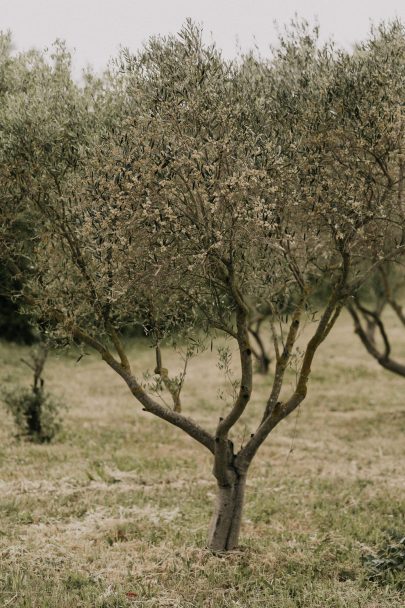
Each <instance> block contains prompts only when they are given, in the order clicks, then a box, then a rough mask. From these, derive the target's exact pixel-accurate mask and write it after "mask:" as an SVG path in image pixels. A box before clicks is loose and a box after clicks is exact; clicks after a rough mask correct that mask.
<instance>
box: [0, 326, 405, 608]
mask: <svg viewBox="0 0 405 608" xmlns="http://www.w3.org/2000/svg"><path fill="white" fill-rule="evenodd" d="M395 331H397V333H398V344H399V348H401V349H403V346H404V343H405V341H402V342H400V340H401V334H400V331H399V329H395ZM24 352H25V349H24V348H21V347H17V346H10V345H7V344H1V345H0V365H1V370H2V371H1V372H0V374H1V376H0V379H1V381H2V385H3V386H11V385H12V384H14V383H17V382H21V383H23V384H25V385H28V384H29V382H30V377H29V375H28V376H27V370H26V368H25V367H24V365H23V364H22V363H20V358H21V357H22V356H23V353H24ZM213 358H214V353H211V352H209V351H208V352H206V353H204V354H203V355H201V356H200V357H198V358H197V359H196V360H195V361H193V362H192V364H191V366H190V373H189V379H188V383H186V386H185V389H184V395H183V404H184V410H185V413H187V414H190V415H192V416H193V417H194V418H196V419H198V420H199V421H200V422H201V423H202V424H204V425H205V426H207V428H210V429H213V428H214V426H215V423H216V420H217V419H218V416H220V415H221V414H222V413H223V412H224V411H225V410H226V404H225V403H224V402H223V401H221V400H219V399H218V396H217V392H218V389H219V388H221V387H222V388H223V387H224V382H223V379H222V378H221V376H220V372H219V371H218V369H217V367H216V365H215V361H214V360H213ZM75 360H76V357H75V356H74V353H73V354H69V353H68V354H66V355H63V356H60V355H58V356H57V355H56V354H54V355H53V356H51V357H50V361H49V362H48V364H47V367H46V371H45V378H46V388H47V389H48V390H49V391H51V392H53V393H54V394H55V395H56V396H57V397H59V398H60V399H62V400H63V401H64V402H65V403H66V405H67V406H68V409H67V411H66V413H65V414H64V418H65V422H64V429H63V432H62V433H61V434H60V435H59V436H58V438H57V440H56V441H55V442H54V443H52V444H50V445H34V444H29V443H24V442H20V443H18V442H16V440H15V439H14V438H13V434H14V429H13V424H12V420H11V418H10V417H9V416H8V415H7V414H6V412H5V409H4V408H3V407H2V406H0V411H1V413H2V425H1V429H0V606H1V607H2V608H3V606H4V607H7V606H9V607H10V608H17V607H18V608H22V607H24V608H25V607H26V608H47V607H49V608H76V607H77V608H79V607H83V608H93V607H94V608H112V607H116V608H118V607H122V608H124V607H125V608H126V607H136V606H137V607H139V606H141V607H145V608H148V607H151V608H163V607H173V608H176V607H178V608H197V607H206V608H231V607H235V608H236V607H239V608H240V607H243V608H256V607H257V608H260V607H266V608H272V607H274V608H276V607H277V608H297V607H298V608H343V607H344V608H346V607H347V608H357V607H358V608H400V607H401V608H403V606H404V605H405V596H404V585H403V582H404V578H403V577H402V578H401V576H400V575H398V576H393V577H384V579H383V583H382V582H381V581H380V582H377V580H378V579H374V580H370V573H369V570H368V566H367V562H365V561H364V558H365V556H367V555H371V554H375V555H377V554H378V551H379V550H380V549H382V548H383V547H384V546H387V544H388V543H389V540H387V539H389V537H390V535H392V534H394V533H395V534H397V535H401V534H402V536H404V535H405V498H404V487H405V470H404V456H405V441H404V432H405V410H404V403H403V394H404V389H405V379H402V378H399V377H395V376H393V375H391V374H389V373H388V372H385V371H384V370H382V369H380V368H379V367H378V365H377V364H375V363H374V362H373V361H372V360H371V359H369V358H368V356H367V354H366V353H365V352H364V351H363V349H362V346H361V344H360V343H358V342H357V339H356V338H355V336H354V335H353V333H352V328H351V325H350V322H349V319H348V318H347V317H345V316H344V317H343V318H342V319H341V320H340V321H339V324H338V326H337V327H336V329H335V331H334V332H333V333H332V334H331V336H330V338H329V339H328V341H327V343H325V345H324V347H323V348H322V350H320V352H319V353H318V357H317V359H316V361H315V366H314V371H313V374H312V378H311V383H310V390H309V395H308V397H307V400H306V401H305V403H304V404H303V406H301V409H300V411H299V412H298V413H295V414H294V415H293V416H292V417H291V418H290V419H288V420H286V421H284V423H282V424H281V425H280V426H279V427H278V428H277V429H276V430H275V431H274V433H273V434H272V435H271V436H270V437H269V440H268V442H267V444H266V445H265V446H263V448H262V450H261V451H260V452H259V454H258V456H257V459H256V461H255V464H254V466H253V467H252V469H251V472H250V477H249V480H248V488H247V498H246V509H245V513H244V521H243V529H242V536H241V546H240V549H239V550H238V551H235V552H233V553H231V554H229V555H226V556H222V557H219V556H215V555H212V554H211V553H210V552H209V551H208V550H207V549H206V548H205V542H206V533H207V528H208V522H209V518H210V514H211V509H212V503H213V499H214V493H215V484H214V483H213V478H212V475H211V469H212V462H211V460H210V457H209V454H208V453H206V451H204V449H203V448H201V447H200V446H199V445H197V444H196V443H194V442H193V440H191V439H190V438H188V437H187V436H185V435H184V434H182V433H181V432H180V431H178V430H177V429H175V428H173V427H171V426H169V425H167V424H165V423H163V422H161V421H159V420H155V419H153V418H152V416H151V415H149V414H145V413H144V412H142V411H141V408H140V407H139V406H138V405H137V404H136V402H135V401H134V399H133V398H132V397H131V395H130V394H129V393H128V391H127V389H126V387H125V386H124V385H123V384H122V382H121V381H120V379H119V378H118V377H117V376H116V375H114V373H113V372H111V371H110V370H109V369H107V368H106V366H105V364H103V363H102V362H101V361H99V360H98V358H97V357H96V356H95V355H94V356H91V357H85V358H84V359H82V361H81V362H80V363H79V364H76V363H75ZM131 360H132V361H133V362H134V367H135V368H136V370H138V371H139V372H141V371H142V370H144V369H145V368H147V367H149V368H152V367H153V352H152V351H151V350H150V349H148V348H147V347H146V346H145V344H142V343H141V344H140V345H136V344H132V345H131ZM165 360H166V361H167V362H168V363H169V365H171V367H173V365H174V364H175V362H173V361H172V360H171V359H169V355H168V354H166V357H165ZM255 381H256V383H257V389H256V393H255V395H254V398H253V400H252V402H251V406H250V407H249V411H248V412H247V414H246V416H245V418H244V420H243V422H242V423H241V424H240V425H239V426H238V428H237V429H236V431H235V434H234V440H235V443H236V444H238V442H239V443H240V442H241V441H243V438H244V437H246V436H247V437H248V436H249V433H250V432H251V431H252V430H253V429H254V428H255V424H257V420H258V418H259V416H260V408H261V405H262V403H263V400H264V399H265V395H266V392H267V391H268V386H269V379H267V378H263V377H259V376H257V377H256V378H255ZM290 382H291V383H292V382H293V376H292V375H291V378H290Z"/></svg>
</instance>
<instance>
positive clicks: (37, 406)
mask: <svg viewBox="0 0 405 608" xmlns="http://www.w3.org/2000/svg"><path fill="white" fill-rule="evenodd" d="M3 401H4V402H5V404H6V407H7V409H8V411H9V412H10V413H11V414H12V416H13V417H14V422H15V424H16V426H17V428H18V431H19V432H18V434H17V437H25V438H27V439H29V440H31V441H34V442H35V443H49V442H50V441H52V439H53V438H54V437H55V435H56V433H58V431H59V430H60V428H61V418H60V407H61V406H60V404H59V403H58V402H57V401H56V400H55V399H54V398H53V397H52V396H51V395H49V393H46V392H45V391H44V390H43V389H37V390H36V391H33V390H32V389H27V388H19V387H18V388H14V389H12V390H10V391H8V392H7V393H6V394H5V395H4V396H3Z"/></svg>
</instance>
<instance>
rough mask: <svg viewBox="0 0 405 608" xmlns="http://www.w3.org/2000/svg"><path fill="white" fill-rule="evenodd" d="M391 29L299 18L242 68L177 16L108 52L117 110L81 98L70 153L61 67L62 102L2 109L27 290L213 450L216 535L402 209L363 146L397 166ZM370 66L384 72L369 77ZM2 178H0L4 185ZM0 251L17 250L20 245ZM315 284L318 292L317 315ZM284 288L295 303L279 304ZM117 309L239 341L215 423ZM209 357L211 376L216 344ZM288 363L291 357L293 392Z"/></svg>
mask: <svg viewBox="0 0 405 608" xmlns="http://www.w3.org/2000/svg"><path fill="white" fill-rule="evenodd" d="M394 30H395V28H394ZM394 30H393V31H394ZM395 32H396V33H395V36H394V34H392V35H391V34H390V35H388V34H387V36H386V40H385V41H384V40H383V42H381V44H380V42H379V41H380V40H381V39H383V38H384V36H385V32H379V33H377V34H375V35H374V36H373V37H372V38H371V40H370V42H369V43H367V44H365V45H364V46H363V47H362V48H361V50H360V51H359V52H357V53H355V54H354V55H349V54H347V53H345V52H340V51H339V52H338V51H335V50H334V49H333V48H330V47H329V46H326V47H323V48H320V49H318V46H317V39H316V35H314V34H312V33H311V32H308V30H307V29H305V28H300V27H297V28H296V29H295V30H293V31H292V32H290V33H289V34H287V35H286V38H285V39H284V40H282V43H281V46H280V48H279V49H278V50H277V51H276V52H275V53H274V56H273V58H272V60H271V61H269V62H261V61H258V60H254V58H250V59H249V61H246V62H244V63H243V64H242V65H240V64H235V63H231V62H227V61H225V60H224V59H223V58H222V57H221V55H220V53H219V52H218V51H217V50H216V48H215V46H213V45H211V46H207V45H204V44H203V42H202V39H201V32H199V30H198V29H196V28H195V27H194V26H193V25H192V24H190V23H189V24H187V26H186V27H185V28H183V29H182V31H181V32H180V34H179V36H178V37H168V38H155V39H152V40H151V41H150V42H149V44H148V45H147V46H146V48H145V49H144V50H143V52H141V53H140V54H138V55H136V56H131V55H130V54H129V53H124V54H123V55H122V57H121V64H120V65H121V75H119V74H118V75H117V76H116V78H115V79H114V83H113V87H114V91H116V94H117V98H118V100H119V106H118V108H119V112H118V110H117V116H115V117H113V119H112V120H111V122H110V124H108V125H107V126H106V127H103V124H105V123H103V113H102V112H100V114H97V113H96V116H95V121H96V123H95V128H94V129H93V128H92V127H91V128H87V127H86V128H85V129H84V137H83V140H82V141H84V142H85V143H83V144H82V145H81V146H80V147H79V149H78V147H77V146H75V147H74V153H73V156H71V150H72V148H71V147H70V142H75V141H77V139H78V137H79V136H81V134H82V128H83V127H82V125H83V124H89V123H86V121H85V120H84V121H83V119H82V118H81V115H82V113H83V114H84V115H86V113H88V107H86V105H85V101H84V99H83V98H82V97H81V94H80V92H78V91H77V89H76V87H74V86H73V85H72V84H71V82H70V80H69V79H68V77H67V76H66V80H65V76H63V77H60V76H59V73H58V72H57V71H56V70H55V71H54V72H52V83H53V86H55V87H56V89H55V90H58V91H59V93H60V90H61V89H60V85H61V82H63V83H65V84H64V85H63V86H65V90H66V97H67V100H70V99H72V100H74V103H70V102H69V103H67V102H66V106H64V107H61V108H60V110H61V115H60V116H58V117H57V118H55V113H53V114H52V116H47V117H46V118H47V120H46V121H44V126H43V128H42V130H41V129H39V130H38V129H37V128H35V130H34V129H33V124H35V127H36V126H37V124H38V121H39V122H42V120H43V118H41V119H40V120H39V119H38V116H42V114H41V112H43V108H42V107H41V108H40V107H39V106H38V105H37V106H36V105H35V103H33V104H30V108H31V110H30V112H35V116H36V119H35V121H34V120H31V113H30V114H29V115H28V116H27V112H26V111H25V109H22V108H21V107H20V108H18V106H16V105H15V104H14V105H13V107H12V108H10V109H9V112H10V113H11V116H9V117H8V118H7V121H6V122H7V124H8V125H15V124H16V123H17V124H18V125H21V129H20V130H17V133H16V130H15V128H14V127H13V126H12V127H9V128H8V130H7V129H6V134H5V136H4V137H5V141H6V142H8V146H9V152H10V154H9V155H8V157H9V164H8V165H7V166H8V167H9V169H8V170H9V171H11V169H10V167H14V166H17V167H19V166H20V165H19V163H20V157H19V155H18V154H17V153H16V150H19V151H20V152H19V154H20V155H21V153H22V150H24V149H25V148H26V146H27V145H28V144H29V146H30V155H29V159H28V164H24V167H23V168H22V169H21V170H20V172H19V180H20V181H19V183H20V184H21V186H20V188H21V193H22V195H21V197H16V196H9V197H8V198H7V206H6V207H7V209H8V210H10V209H11V210H13V209H15V207H16V206H17V208H20V207H21V208H23V209H24V212H28V211H30V212H31V213H33V214H35V217H36V218H37V219H38V220H40V221H36V222H35V225H34V229H35V236H34V238H33V247H32V251H31V252H30V261H31V267H30V272H29V273H25V275H24V285H25V292H24V297H25V300H26V302H27V303H28V304H29V306H30V307H32V309H33V310H35V311H36V314H38V316H39V317H40V318H43V319H47V320H48V321H49V325H50V328H52V330H53V333H54V334H55V335H56V336H58V337H59V338H63V339H71V340H74V341H76V342H81V343H83V344H85V345H87V346H90V347H92V348H94V349H95V350H96V351H98V352H99V354H100V355H101V357H102V359H103V360H104V361H105V362H106V363H107V364H108V365H109V366H110V367H111V368H112V369H113V370H114V371H115V372H116V373H117V374H118V375H119V376H120V377H121V378H122V379H123V380H124V382H125V383H126V384H127V386H128V388H129V390H130V391H131V393H132V395H133V396H134V397H135V398H136V399H137V400H138V401H139V402H140V403H141V405H142V406H143V409H144V410H146V411H147V412H149V413H151V414H154V415H156V416H158V417H160V418H162V419H164V420H166V421H167V422H169V423H171V424H173V425H175V426H177V427H178V428H180V429H182V430H183V431H184V432H186V433H187V434H188V435H190V436H191V437H192V438H194V439H195V440H196V441H197V442H199V443H200V444H202V445H203V446H204V447H205V448H207V449H208V450H209V451H210V452H211V454H212V456H213V462H214V468H213V472H214V476H215V479H216V482H217V495H218V498H217V506H216V509H215V512H214V516H213V520H212V524H211V527H210V532H209V546H210V547H211V548H212V549H213V550H221V551H222V550H230V549H233V548H234V547H235V546H236V545H237V543H238V537H239V530H240V523H241V516H242V507H243V498H244V489H245V482H246V476H247V474H248V470H249V467H250V464H251V462H252V460H253V458H254V456H255V455H256V453H257V451H258V450H259V448H260V446H261V445H262V444H263V442H264V441H265V440H266V438H267V437H268V435H269V434H270V432H271V431H272V430H273V429H274V428H275V427H276V426H277V425H278V424H279V422H280V421H281V420H283V419H284V418H285V417H286V416H288V415H289V414H291V413H292V412H293V411H294V410H295V409H296V408H297V407H298V406H299V405H300V404H301V403H302V402H303V400H304V399H305V397H306V394H307V388H308V381H309V376H310V372H311V368H312V363H313V359H314V356H315V353H316V352H317V350H318V348H319V347H320V345H321V344H322V342H323V341H324V340H325V338H326V337H327V335H328V334H329V332H330V331H331V329H332V327H333V325H334V323H335V321H336V319H337V318H338V315H339V313H340V310H341V308H342V306H343V305H344V304H345V302H346V301H347V298H348V297H349V296H350V294H352V293H353V292H354V291H356V290H357V289H358V287H359V285H360V284H361V282H362V281H363V280H364V279H365V277H367V276H368V274H369V273H370V272H372V270H373V268H374V267H375V265H376V263H375V261H374V258H373V259H371V258H370V250H371V248H372V249H373V251H377V252H378V260H379V261H380V260H383V259H385V257H387V256H389V257H390V258H393V257H394V256H395V255H397V254H398V253H399V252H400V251H401V250H402V246H403V244H402V241H401V234H397V233H396V232H395V230H394V231H393V229H392V226H393V225H395V224H394V222H397V223H398V222H399V219H398V212H397V192H398V189H397V184H396V183H391V182H390V181H388V180H387V178H386V177H384V171H383V170H382V169H381V165H380V163H379V162H378V161H376V162H371V157H372V156H373V153H377V151H378V152H380V147H381V150H382V151H384V162H387V163H391V162H393V163H396V162H397V158H398V155H399V154H400V150H401V147H400V137H399V136H398V125H399V122H398V121H400V112H399V109H400V107H401V105H400V104H401V100H402V99H403V80H401V78H400V77H401V71H400V70H398V68H397V67H396V62H397V55H396V54H395V53H396V51H395V50H393V49H397V46H396V45H397V44H398V42H397V39H399V37H400V35H401V36H403V34H402V30H401V31H400V32H399V31H398V32H397V30H395ZM401 40H403V37H402V38H401ZM381 49H382V50H381ZM381 53H382V56H383V59H382V58H381ZM382 62H385V64H388V66H389V68H388V67H387V68H386V69H387V70H388V69H389V70H391V71H390V77H389V78H376V74H380V72H379V70H380V66H381V64H382ZM249 63H250V65H251V66H252V65H253V64H254V69H253V68H252V69H250V68H249ZM58 65H59V64H58ZM64 65H65V64H64ZM63 74H64V75H65V74H66V75H67V74H68V72H67V71H63ZM387 87H388V88H387ZM366 89H367V90H366ZM70 96H72V97H70ZM63 99H64V98H63ZM54 103H56V104H58V103H60V96H58V97H57V98H55V99H54ZM63 103H65V102H63ZM359 104H363V105H359ZM57 107H58V106H57ZM103 107H104V106H103ZM56 116H57V114H56ZM98 116H99V117H100V118H97V117H98ZM358 116H360V119H359V118H358ZM97 121H99V122H97ZM56 134H58V135H57V136H56ZM70 138H72V139H70ZM49 140H50V141H52V142H53V141H55V143H53V144H52V152H53V153H52V154H47V147H46V145H45V144H46V142H47V141H49ZM388 143H389V148H388V149H387V150H386V144H388ZM72 145H73V144H72ZM43 151H45V152H43ZM13 170H15V169H14V168H13ZM8 179H9V175H8V174H7V173H6V174H5V175H3V178H2V184H5V185H6V187H7V184H8ZM370 183H371V186H370ZM9 212H10V211H9ZM6 217H7V214H6ZM388 230H390V232H391V241H390V246H389V247H388V246H387V239H386V235H387V232H388ZM9 251H10V255H11V254H12V253H13V254H14V256H13V257H14V260H18V259H19V256H20V255H21V253H20V249H19V244H18V243H15V242H14V243H13V246H12V247H10V248H9ZM360 261H361V264H360ZM22 272H23V271H22ZM320 285H322V288H323V290H324V293H325V301H326V303H325V307H324V309H323V311H322V312H321V313H318V314H316V311H315V310H314V309H313V305H312V302H313V294H314V293H315V292H316V289H317V288H318V287H319V286H320ZM280 296H282V298H281V299H280ZM280 301H283V302H285V301H288V302H289V303H290V304H289V306H290V312H289V314H288V315H287V318H282V319H281V305H280ZM268 303H270V304H271V305H272V307H273V310H274V315H275V318H278V317H280V323H279V330H278V331H277V333H275V335H274V351H275V359H276V362H275V370H274V376H273V378H272V385H271V387H270V389H269V395H268V399H267V401H266V403H263V404H262V412H261V415H260V418H259V419H258V421H257V427H256V429H255V430H254V432H253V433H252V434H251V436H250V438H249V439H248V441H247V442H246V443H245V444H244V445H242V446H236V445H235V441H236V439H235V437H236V436H237V434H236V433H237V429H238V425H240V424H241V423H242V421H243V414H244V413H245V411H246V408H247V407H248V406H249V404H250V403H251V402H252V396H253V397H254V393H253V389H254V380H253V374H252V348H251V345H250V341H249V322H250V318H251V312H252V309H254V307H258V306H259V305H260V304H263V305H268ZM311 319H312V320H313V323H309V321H310V320H311ZM129 322H132V323H133V322H137V323H140V324H143V325H144V326H145V327H149V328H151V332H150V335H151V340H152V344H153V345H154V346H155V347H156V348H157V349H158V348H159V342H160V341H161V340H163V339H165V338H166V339H168V338H170V337H173V336H174V335H176V334H178V333H179V332H180V333H181V334H182V337H183V340H184V342H185V343H186V344H187V345H188V346H189V350H190V351H192V350H193V345H194V344H195V343H196V342H198V340H197V338H196V333H198V332H199V331H200V330H201V328H204V329H205V331H206V334H207V335H208V336H209V337H210V338H214V337H215V336H216V335H217V334H218V333H219V332H220V333H222V334H225V335H226V336H228V338H229V340H230V341H231V344H232V345H235V346H236V348H237V351H238V357H239V363H240V377H239V379H238V381H237V382H236V383H233V388H234V398H233V399H232V401H231V402H230V403H229V404H227V408H226V410H225V411H222V408H220V409H219V412H218V413H219V414H221V415H220V416H219V419H218V420H216V421H213V424H212V427H211V428H210V429H205V428H203V427H202V426H201V424H199V422H197V421H195V420H192V419H190V418H189V417H187V416H186V415H184V414H182V413H179V412H177V411H175V409H176V408H175V407H174V406H175V404H174V406H173V408H170V407H167V406H166V405H161V404H160V403H159V401H158V400H157V399H156V398H154V397H153V396H152V395H151V394H150V391H148V389H147V386H146V385H145V383H144V382H142V381H141V380H140V376H139V371H137V372H135V371H134V370H133V366H132V364H131V362H130V361H129V358H128V356H127V352H126V349H125V346H124V343H123V342H122V340H121V339H120V330H121V328H123V327H125V326H126V325H127V324H128V323H129ZM305 324H308V325H309V327H308V331H307V332H306V334H305V335H301V338H300V334H301V328H302V326H303V325H305ZM299 338H300V339H299ZM157 352H158V350H157ZM222 353H223V354H222V358H221V361H222V368H223V369H224V371H225V373H226V372H227V370H228V369H229V349H228V351H227V350H223V351H222ZM135 365H136V361H135ZM162 366H163V364H162V362H161V361H160V363H159V362H158V363H157V366H156V370H157V371H156V374H157V376H160V378H162ZM289 366H293V367H294V369H295V371H296V383H295V386H294V387H293V388H292V389H290V384H289V382H288V381H287V382H286V372H287V369H288V367H289ZM162 379H163V378H162ZM183 383H184V376H183V377H182V379H181V385H183ZM203 386H204V381H203V379H202V388H203ZM183 408H184V409H185V410H187V404H183Z"/></svg>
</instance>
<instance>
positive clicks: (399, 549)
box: [364, 534, 405, 589]
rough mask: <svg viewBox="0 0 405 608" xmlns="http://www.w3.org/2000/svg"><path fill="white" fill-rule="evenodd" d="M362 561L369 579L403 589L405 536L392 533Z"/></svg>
mask: <svg viewBox="0 0 405 608" xmlns="http://www.w3.org/2000/svg"><path fill="white" fill-rule="evenodd" d="M364 563H365V565H366V567H367V570H368V573H369V579H370V580H371V581H375V582H377V583H379V584H380V585H387V584H388V585H395V586H396V587H398V589H405V536H401V535H398V534H395V535H392V536H391V538H390V539H388V542H387V543H386V544H385V545H384V546H382V547H380V548H379V549H378V550H377V551H376V552H375V553H374V554H370V555H366V556H365V557H364Z"/></svg>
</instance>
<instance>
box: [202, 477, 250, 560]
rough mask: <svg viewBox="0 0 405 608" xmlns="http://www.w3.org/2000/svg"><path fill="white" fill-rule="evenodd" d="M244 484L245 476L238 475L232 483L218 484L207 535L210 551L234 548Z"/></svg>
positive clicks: (240, 517) (237, 536)
mask: <svg viewBox="0 0 405 608" xmlns="http://www.w3.org/2000/svg"><path fill="white" fill-rule="evenodd" d="M245 485H246V476H245V475H238V476H237V477H236V478H235V482H234V484H233V485H230V486H226V487H223V486H222V487H221V486H218V491H217V500H216V507H215V512H214V515H213V516H212V520H211V525H210V530H209V536H208V546H209V548H210V549H211V550H212V551H231V550H232V549H235V548H236V546H237V544H238V540H239V532H240V526H241V522H242V510H243V499H244V494H245Z"/></svg>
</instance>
